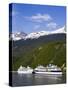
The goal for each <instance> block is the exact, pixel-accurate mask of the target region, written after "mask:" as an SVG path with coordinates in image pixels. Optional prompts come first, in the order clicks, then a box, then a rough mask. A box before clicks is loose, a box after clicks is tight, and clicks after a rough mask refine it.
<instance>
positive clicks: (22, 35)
mask: <svg viewBox="0 0 68 90" xmlns="http://www.w3.org/2000/svg"><path fill="white" fill-rule="evenodd" d="M26 35H27V34H26V33H24V32H16V33H11V34H10V38H11V39H12V40H14V41H16V40H21V39H25V37H26Z"/></svg>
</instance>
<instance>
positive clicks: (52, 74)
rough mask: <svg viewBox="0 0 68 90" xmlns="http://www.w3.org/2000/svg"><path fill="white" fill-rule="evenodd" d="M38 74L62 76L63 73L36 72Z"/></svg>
mask: <svg viewBox="0 0 68 90" xmlns="http://www.w3.org/2000/svg"><path fill="white" fill-rule="evenodd" d="M35 73H36V74H49V75H62V72H35Z"/></svg>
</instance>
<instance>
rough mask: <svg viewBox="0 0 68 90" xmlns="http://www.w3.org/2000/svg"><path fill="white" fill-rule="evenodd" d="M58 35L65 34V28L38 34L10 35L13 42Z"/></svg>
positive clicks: (19, 33) (21, 33) (20, 33)
mask: <svg viewBox="0 0 68 90" xmlns="http://www.w3.org/2000/svg"><path fill="white" fill-rule="evenodd" d="M59 33H66V30H65V26H64V27H62V28H59V29H57V30H54V31H39V32H32V33H30V34H26V33H24V32H16V33H12V35H11V38H12V40H14V41H16V40H21V39H23V40H26V39H37V38H39V37H41V36H45V35H51V34H59Z"/></svg>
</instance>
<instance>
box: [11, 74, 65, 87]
mask: <svg viewBox="0 0 68 90" xmlns="http://www.w3.org/2000/svg"><path fill="white" fill-rule="evenodd" d="M62 83H66V75H45V74H18V73H13V75H12V84H13V86H33V85H48V84H62Z"/></svg>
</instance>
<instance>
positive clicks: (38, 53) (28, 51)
mask: <svg viewBox="0 0 68 90" xmlns="http://www.w3.org/2000/svg"><path fill="white" fill-rule="evenodd" d="M12 57H13V62H12V70H17V69H18V68H19V66H20V65H22V66H25V67H26V66H30V67H32V68H35V67H36V66H37V65H40V64H41V65H43V66H46V65H47V64H49V63H53V64H56V65H58V66H60V67H62V66H63V64H64V66H66V35H65V34H55V35H48V36H45V37H40V38H38V39H32V40H29V39H28V40H21V41H16V42H13V55H12Z"/></svg>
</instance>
